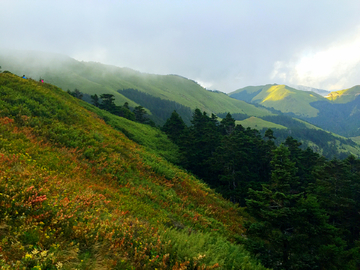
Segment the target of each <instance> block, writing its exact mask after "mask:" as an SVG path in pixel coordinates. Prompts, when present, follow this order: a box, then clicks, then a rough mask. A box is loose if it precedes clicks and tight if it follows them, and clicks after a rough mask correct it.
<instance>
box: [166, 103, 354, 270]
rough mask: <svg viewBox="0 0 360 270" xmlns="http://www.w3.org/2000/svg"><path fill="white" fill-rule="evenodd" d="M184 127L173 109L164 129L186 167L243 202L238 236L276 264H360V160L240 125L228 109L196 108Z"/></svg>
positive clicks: (343, 266) (283, 266)
mask: <svg viewBox="0 0 360 270" xmlns="http://www.w3.org/2000/svg"><path fill="white" fill-rule="evenodd" d="M191 123H192V124H191V126H189V127H187V126H186V125H185V124H184V122H183V121H182V119H181V117H180V116H179V115H178V114H177V113H176V111H174V112H173V113H172V115H171V117H170V118H169V119H168V120H167V122H166V123H165V125H164V126H163V128H162V129H163V131H164V132H165V133H166V134H168V137H169V138H170V139H171V140H172V141H173V142H174V143H176V144H177V145H178V146H179V148H180V150H181V153H182V160H181V164H180V165H181V166H183V167H184V168H185V169H187V170H189V171H191V172H192V173H193V174H195V175H197V176H198V177H200V178H201V179H203V180H204V181H205V182H207V183H208V184H209V185H210V186H211V187H212V188H214V189H216V190H217V191H218V192H220V193H221V194H222V195H223V196H224V197H226V198H228V199H230V200H231V201H233V202H234V203H239V204H240V205H241V206H244V207H246V210H247V212H248V213H249V215H250V217H249V220H248V222H247V223H246V229H247V235H246V238H244V239H239V242H241V243H243V244H244V245H245V246H246V248H247V249H248V250H249V251H250V252H251V253H253V255H255V256H256V257H257V258H258V259H259V260H260V261H261V262H262V264H263V265H265V266H266V267H269V268H273V269H359V267H360V242H359V233H360V224H359V220H360V212H359V209H360V186H359V185H360V160H359V159H356V158H355V157H353V156H349V157H348V158H346V159H344V160H338V159H333V160H327V159H325V158H324V157H322V156H320V155H319V154H317V153H315V152H313V151H312V150H311V149H310V148H307V149H305V150H302V149H301V148H300V146H301V143H300V142H298V141H297V140H295V139H294V138H292V137H288V138H287V139H286V140H285V142H284V143H282V144H281V145H280V146H276V145H275V143H274V140H275V139H276V138H275V137H274V134H273V132H272V131H271V130H270V129H269V130H267V131H266V132H265V135H264V136H263V137H262V136H261V135H260V133H259V131H257V130H255V129H251V128H247V129H245V128H244V127H242V126H241V125H235V120H234V118H233V117H232V116H231V115H230V114H227V115H225V117H224V118H223V119H222V120H221V121H220V122H219V121H218V120H217V117H216V116H215V115H213V114H212V115H211V116H209V115H207V113H205V112H201V111H200V110H199V109H196V110H195V111H194V113H193V119H192V121H191Z"/></svg>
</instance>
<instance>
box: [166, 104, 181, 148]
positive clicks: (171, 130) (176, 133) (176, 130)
mask: <svg viewBox="0 0 360 270" xmlns="http://www.w3.org/2000/svg"><path fill="white" fill-rule="evenodd" d="M185 129H186V125H185V123H184V121H183V120H182V118H181V116H180V115H179V114H178V113H177V112H176V111H173V112H172V114H171V116H170V118H169V119H168V120H167V121H166V122H165V124H164V126H163V127H162V131H164V132H165V133H166V134H167V135H168V137H169V138H170V139H171V140H172V141H173V142H175V143H176V144H177V145H179V144H181V140H182V138H183V136H184V132H185Z"/></svg>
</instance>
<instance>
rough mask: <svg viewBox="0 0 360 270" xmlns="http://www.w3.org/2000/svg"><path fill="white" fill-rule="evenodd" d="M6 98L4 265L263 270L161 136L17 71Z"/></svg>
mask: <svg viewBox="0 0 360 270" xmlns="http://www.w3.org/2000/svg"><path fill="white" fill-rule="evenodd" d="M0 96H1V99H0V123H1V124H0V159H1V162H0V195H1V196H0V254H1V257H0V268H2V269H23V268H25V269H60V268H61V269H156V268H158V269H174V270H175V269H179V270H180V269H198V268H199V267H200V268H203V269H205V268H206V269H213V268H218V269H231V268H232V267H233V268H235V269H265V268H264V267H262V266H261V265H260V264H259V263H258V262H256V261H255V260H254V259H253V258H251V256H250V255H249V253H248V252H247V251H245V250H244V248H243V246H242V245H239V244H235V239H239V238H241V237H242V236H241V234H242V232H243V230H244V229H243V227H242V223H243V221H244V217H243V214H241V213H242V210H241V209H240V208H238V207H237V206H236V205H233V204H232V203H231V202H229V201H226V200H224V199H223V198H222V197H221V196H220V195H218V194H217V193H215V192H214V191H213V190H211V189H210V188H209V187H208V186H207V185H205V184H204V183H203V182H201V181H199V180H198V179H196V178H195V177H193V176H191V175H189V174H187V173H186V172H184V171H183V170H181V169H180V168H178V167H176V166H174V165H172V164H171V163H170V162H168V161H167V160H166V159H168V160H170V159H172V158H173V157H176V156H177V150H176V146H171V145H172V143H171V142H170V141H169V140H168V139H167V137H166V136H164V134H162V133H161V132H160V131H159V130H157V129H154V128H151V127H149V126H143V125H141V124H139V123H133V122H132V123H130V122H131V121H128V120H127V119H124V118H120V117H118V116H115V115H111V114H109V113H107V112H105V111H102V110H99V109H98V108H95V107H94V106H92V105H90V104H88V103H85V102H84V101H81V100H79V99H76V98H73V97H72V96H70V95H69V94H67V93H66V92H64V91H63V90H61V89H60V88H58V87H55V86H53V85H50V84H48V83H41V82H37V81H35V80H31V79H22V78H20V77H18V76H16V75H12V74H10V73H0ZM88 109H90V111H89V110H88ZM105 116H106V117H105ZM103 118H107V122H108V124H106V123H105V122H104V120H103ZM121 130H123V131H126V132H124V133H123V132H121ZM146 130H148V131H146ZM125 133H126V134H127V135H126V136H125V135H124V134H125ZM144 133H145V134H144ZM129 135H131V136H130V137H132V139H134V140H136V141H139V142H140V143H142V144H143V146H141V145H139V144H137V143H135V142H134V141H133V140H129V139H128V137H127V136H129ZM165 158H166V159H165ZM219 247H221V248H220V249H219Z"/></svg>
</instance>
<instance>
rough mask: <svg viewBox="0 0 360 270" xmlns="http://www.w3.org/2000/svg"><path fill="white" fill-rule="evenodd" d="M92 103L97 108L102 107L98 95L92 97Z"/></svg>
mask: <svg viewBox="0 0 360 270" xmlns="http://www.w3.org/2000/svg"><path fill="white" fill-rule="evenodd" d="M90 97H91V103H92V104H93V105H94V106H95V107H100V100H99V97H98V95H97V94H95V95H91V96H90Z"/></svg>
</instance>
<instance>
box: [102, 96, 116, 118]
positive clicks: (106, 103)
mask: <svg viewBox="0 0 360 270" xmlns="http://www.w3.org/2000/svg"><path fill="white" fill-rule="evenodd" d="M100 98H101V103H100V106H99V108H100V109H103V110H106V111H108V112H110V113H112V114H117V112H118V108H117V106H116V104H115V97H114V95H112V94H101V95H100Z"/></svg>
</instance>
